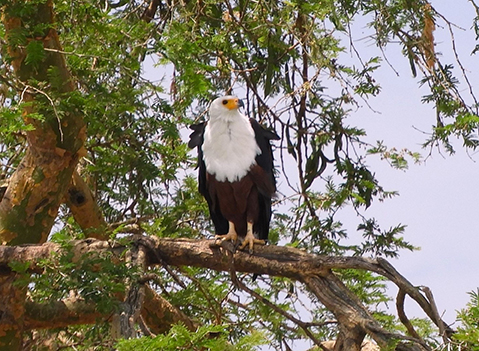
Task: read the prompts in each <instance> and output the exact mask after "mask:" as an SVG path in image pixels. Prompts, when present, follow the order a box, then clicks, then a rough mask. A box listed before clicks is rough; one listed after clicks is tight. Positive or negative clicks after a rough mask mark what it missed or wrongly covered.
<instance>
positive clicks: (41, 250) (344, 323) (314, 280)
mask: <svg viewBox="0 0 479 351" xmlns="http://www.w3.org/2000/svg"><path fill="white" fill-rule="evenodd" d="M131 240H132V241H133V243H135V245H140V246H143V247H144V248H145V255H146V265H148V266H152V265H160V264H161V265H163V264H169V265H173V266H185V265H188V266H195V267H203V268H209V269H214V270H217V271H231V269H232V261H231V257H230V255H229V254H228V250H226V251H225V248H224V247H219V246H217V245H215V244H214V243H215V241H214V240H193V239H167V238H161V239H160V238H156V237H145V236H132V237H131ZM223 244H226V246H228V244H229V243H223ZM71 245H72V246H71V247H69V250H68V251H69V252H70V253H73V260H80V259H81V257H82V255H84V254H86V253H88V254H89V255H95V254H98V255H101V254H104V253H105V252H106V251H108V252H110V253H112V254H113V255H112V259H114V258H115V257H116V259H118V260H121V259H122V258H121V254H122V253H123V252H124V250H125V249H126V247H125V246H123V245H120V244H118V243H109V242H106V241H98V240H93V239H88V240H80V241H73V242H72V243H71ZM63 250H64V249H62V248H61V246H60V245H58V244H55V243H45V244H43V245H30V246H18V247H8V246H0V270H1V269H8V263H9V262H12V261H17V262H20V263H21V262H29V263H30V265H31V266H30V268H31V269H35V265H36V263H37V262H39V260H41V259H45V258H49V257H52V254H55V253H56V254H61V253H62V251H63ZM332 268H335V269H349V268H352V269H362V270H368V271H372V272H376V273H378V274H381V275H383V276H385V277H387V278H388V279H390V280H391V281H392V282H394V283H396V285H398V286H399V287H400V288H401V289H403V290H404V291H405V292H406V293H407V294H409V295H410V296H411V297H412V298H413V299H414V300H415V301H416V302H417V303H418V304H419V305H420V306H421V307H422V308H423V309H424V310H425V312H426V313H427V314H428V315H429V314H430V313H431V314H432V315H433V316H434V313H432V312H431V311H432V310H433V307H432V306H431V305H430V303H429V302H428V300H427V299H426V298H424V296H423V295H422V294H421V292H420V291H419V290H418V289H417V288H414V287H413V286H412V284H411V283H410V282H408V281H407V280H406V279H405V278H404V277H402V276H401V275H400V274H399V273H398V272H397V271H396V270H395V269H394V268H393V267H392V266H391V265H390V264H389V263H388V262H387V261H385V260H383V259H377V260H374V259H369V258H363V257H330V256H320V255H314V254H308V253H306V252H304V251H302V250H298V249H295V248H289V247H279V246H273V245H269V246H265V247H257V248H256V249H255V253H254V255H250V254H249V253H246V252H242V251H238V252H236V253H235V256H234V269H235V271H238V272H246V273H257V274H264V275H271V276H282V277H288V278H291V279H294V280H298V281H301V282H303V283H304V284H306V286H307V287H308V288H309V289H310V290H311V292H312V293H313V294H314V295H315V296H316V297H317V298H318V299H319V301H320V302H321V303H322V304H324V305H325V306H326V307H327V308H328V309H330V310H331V311H332V312H333V313H334V314H335V316H336V318H337V320H338V322H339V324H340V326H341V328H340V335H339V338H338V343H337V346H336V348H335V349H336V350H356V349H357V350H359V349H360V346H361V343H362V340H363V338H364V335H366V334H369V335H370V336H371V337H372V338H373V339H374V340H375V341H376V342H377V343H378V345H380V346H384V347H385V346H387V345H391V344H396V343H397V342H398V341H401V340H407V341H412V342H413V344H414V345H413V346H408V345H406V344H399V345H398V348H397V349H398V350H400V349H402V350H428V347H427V345H426V344H425V343H424V341H423V340H420V339H417V338H411V337H407V336H404V335H399V334H392V333H390V332H388V331H386V330H384V329H383V328H382V327H381V326H380V324H379V323H378V322H377V321H376V320H375V319H374V318H372V317H371V316H370V314H369V313H368V311H367V310H366V309H365V307H364V306H363V305H362V304H361V302H360V301H359V300H358V298H357V297H356V296H355V295H354V294H353V293H351V292H350V291H349V290H348V288H347V287H346V286H345V285H344V284H343V283H342V282H341V281H340V280H339V279H338V278H337V277H336V275H335V274H334V273H332V272H331V269H332ZM434 317H437V316H434ZM433 322H435V323H441V324H442V325H445V326H447V324H446V323H444V321H442V320H441V319H439V321H436V320H433ZM343 327H344V328H343ZM449 332H450V333H451V332H452V330H451V329H450V328H449Z"/></svg>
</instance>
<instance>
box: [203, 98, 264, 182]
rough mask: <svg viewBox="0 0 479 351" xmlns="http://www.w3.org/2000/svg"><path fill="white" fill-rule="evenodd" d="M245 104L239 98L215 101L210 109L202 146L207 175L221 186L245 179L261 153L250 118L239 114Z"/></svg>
mask: <svg viewBox="0 0 479 351" xmlns="http://www.w3.org/2000/svg"><path fill="white" fill-rule="evenodd" d="M242 106H243V102H242V101H241V100H240V99H238V98H237V97H235V96H230V95H228V96H223V97H220V98H217V99H215V100H214V101H213V102H212V103H211V106H210V109H209V117H210V120H209V121H208V123H207V124H206V127H205V132H204V141H203V146H202V151H203V160H204V162H205V166H206V171H207V172H208V173H210V174H212V175H214V176H215V178H216V180H218V181H220V182H224V181H229V182H234V181H238V180H240V179H241V178H243V177H244V176H245V175H246V173H247V172H248V170H249V169H250V168H251V166H252V165H254V164H255V158H256V156H257V155H259V154H261V149H260V148H259V146H258V144H257V143H256V140H255V133H254V130H253V127H252V126H251V122H250V120H249V118H247V117H246V116H245V115H243V114H242V113H241V112H239V110H238V109H239V108H240V107H242Z"/></svg>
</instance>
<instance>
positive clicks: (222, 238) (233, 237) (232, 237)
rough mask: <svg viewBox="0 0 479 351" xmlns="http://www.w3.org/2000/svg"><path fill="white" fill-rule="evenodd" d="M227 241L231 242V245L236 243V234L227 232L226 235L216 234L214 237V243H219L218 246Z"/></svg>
mask: <svg viewBox="0 0 479 351" xmlns="http://www.w3.org/2000/svg"><path fill="white" fill-rule="evenodd" d="M227 240H230V241H232V242H233V244H235V243H236V242H237V241H238V234H236V232H234V231H233V232H228V233H227V234H221V235H220V234H217V235H215V242H218V241H219V242H220V244H221V243H222V242H223V241H227Z"/></svg>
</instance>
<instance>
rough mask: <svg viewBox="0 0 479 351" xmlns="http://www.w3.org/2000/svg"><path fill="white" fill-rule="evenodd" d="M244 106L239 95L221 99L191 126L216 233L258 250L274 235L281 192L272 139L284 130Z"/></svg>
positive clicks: (192, 144) (200, 182) (202, 186)
mask: <svg viewBox="0 0 479 351" xmlns="http://www.w3.org/2000/svg"><path fill="white" fill-rule="evenodd" d="M243 106H244V105H243V102H242V100H240V99H238V98H237V97H236V96H231V95H227V96H223V97H220V98H217V99H215V100H214V101H213V102H212V103H211V105H210V108H209V111H208V112H209V120H208V121H206V122H203V123H199V124H195V125H192V126H190V128H191V129H192V130H193V132H192V133H191V135H190V140H189V142H188V146H189V147H190V148H195V147H196V148H197V149H198V164H199V165H198V173H199V174H198V190H199V192H200V193H201V194H202V195H203V196H204V197H205V199H206V202H207V203H208V208H209V211H210V216H211V220H212V221H213V224H214V227H215V231H216V236H215V238H216V239H217V240H220V241H221V242H223V241H225V240H231V241H232V242H233V243H234V244H235V245H239V249H240V250H242V249H244V248H246V247H248V249H249V252H250V253H252V252H253V247H254V244H262V245H264V244H265V243H266V241H267V240H268V232H269V224H270V221H271V199H272V198H273V196H274V195H275V193H276V179H275V176H274V173H273V169H274V165H273V151H272V148H271V140H278V139H279V136H278V135H277V134H276V133H274V132H272V131H269V130H267V129H265V128H263V127H262V126H261V125H260V124H259V123H258V122H257V121H256V120H254V119H252V118H248V117H247V116H245V115H244V114H242V113H241V112H240V111H239V108H240V107H243ZM240 239H242V243H240V241H239V240H240Z"/></svg>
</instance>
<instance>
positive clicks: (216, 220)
mask: <svg viewBox="0 0 479 351" xmlns="http://www.w3.org/2000/svg"><path fill="white" fill-rule="evenodd" d="M205 126H206V122H203V123H199V124H194V125H191V126H190V128H191V129H192V130H193V133H191V134H190V140H189V142H188V147H189V148H191V149H193V148H195V147H196V148H197V150H198V190H199V192H200V194H201V195H203V196H204V198H205V199H206V202H207V203H208V208H209V210H210V217H211V220H212V221H213V224H214V226H215V231H216V234H226V233H228V229H229V224H228V221H227V220H226V218H225V217H223V214H222V213H221V211H220V209H219V206H216V202H213V199H212V198H211V196H210V193H209V191H208V187H207V183H206V166H205V162H204V161H203V151H202V150H201V146H202V145H203V135H204V132H205Z"/></svg>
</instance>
